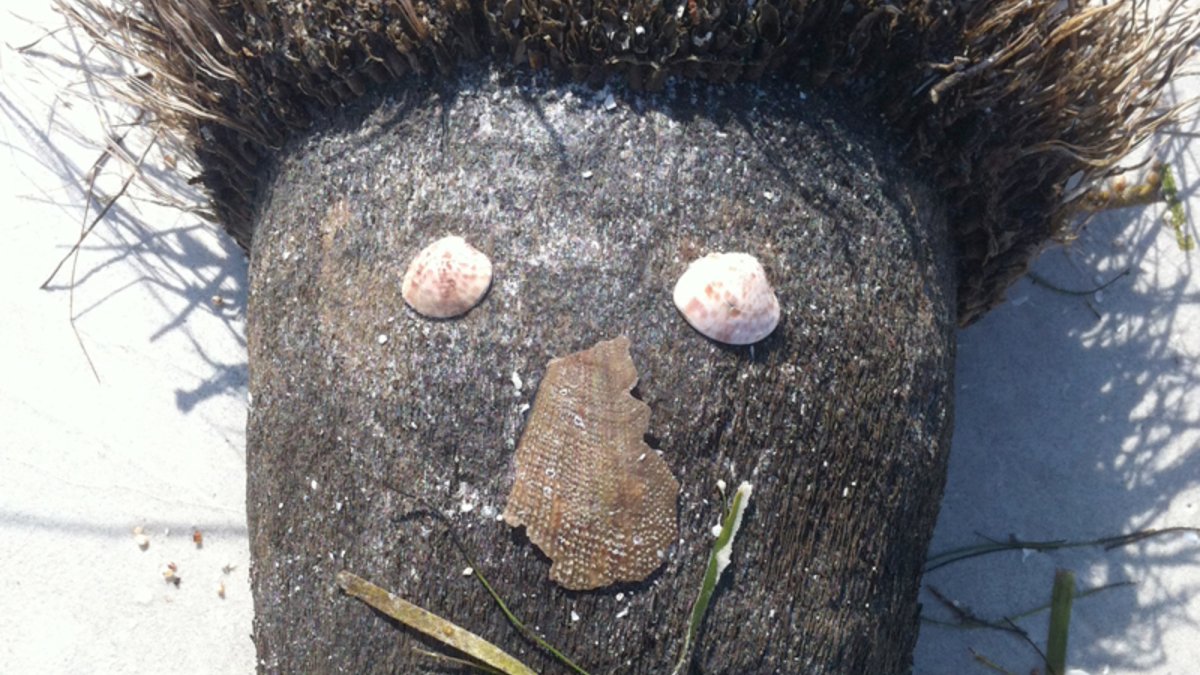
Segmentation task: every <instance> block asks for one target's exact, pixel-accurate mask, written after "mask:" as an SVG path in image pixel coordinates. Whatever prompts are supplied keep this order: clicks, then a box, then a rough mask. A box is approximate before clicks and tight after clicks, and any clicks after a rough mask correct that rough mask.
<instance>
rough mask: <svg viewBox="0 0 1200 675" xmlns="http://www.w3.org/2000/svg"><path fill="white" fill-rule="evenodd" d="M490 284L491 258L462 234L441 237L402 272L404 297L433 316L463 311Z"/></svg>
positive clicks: (471, 304)
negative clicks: (459, 235) (461, 235)
mask: <svg viewBox="0 0 1200 675" xmlns="http://www.w3.org/2000/svg"><path fill="white" fill-rule="evenodd" d="M491 285H492V261H491V260H488V257H487V256H486V255H484V254H483V253H482V252H480V251H479V250H478V249H476V248H475V247H473V246H471V245H470V244H468V243H467V242H466V240H465V239H463V238H462V237H454V236H451V237H442V238H441V239H438V240H437V241H435V242H433V243H432V244H430V245H429V246H426V247H425V248H424V249H422V250H421V252H420V253H418V254H417V257H416V258H414V259H413V261H412V263H410V264H409V266H408V271H407V272H405V273H404V283H403V285H402V286H401V290H402V292H403V295H404V301H405V302H407V303H408V304H409V306H410V307H412V308H413V309H415V310H416V311H417V313H419V314H422V315H424V316H428V317H431V318H434V319H448V318H450V317H454V316H459V315H460V314H466V313H467V310H469V309H471V308H472V307H474V306H475V305H477V304H479V301H480V300H481V299H482V298H483V296H484V294H485V293H487V290H488V287H489V286H491Z"/></svg>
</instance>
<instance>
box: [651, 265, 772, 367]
mask: <svg viewBox="0 0 1200 675" xmlns="http://www.w3.org/2000/svg"><path fill="white" fill-rule="evenodd" d="M674 299H675V307H676V308H678V309H679V312H680V314H683V318H684V319H687V322H688V323H689V324H691V325H692V328H695V329H696V330H697V331H699V332H700V333H701V334H702V335H704V336H705V337H710V338H712V339H714V340H716V341H718V342H724V343H726V344H731V345H748V344H753V343H755V342H758V341H759V340H762V339H763V338H765V337H767V336H768V335H770V334H771V331H773V330H775V327H776V326H777V325H779V299H778V298H776V297H775V289H773V288H771V284H770V282H768V281H767V272H766V270H764V269H763V266H762V263H760V262H758V258H755V257H754V256H752V255H750V254H749V253H710V254H709V255H706V256H704V257H703V258H699V259H697V260H693V261H692V263H691V264H690V265H688V268H687V270H686V271H685V272H684V273H683V275H682V276H680V277H679V281H677V282H676V283H675V293H674Z"/></svg>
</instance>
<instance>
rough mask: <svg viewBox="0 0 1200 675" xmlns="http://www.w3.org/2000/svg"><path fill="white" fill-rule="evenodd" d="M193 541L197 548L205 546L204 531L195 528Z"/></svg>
mask: <svg viewBox="0 0 1200 675" xmlns="http://www.w3.org/2000/svg"><path fill="white" fill-rule="evenodd" d="M192 543H193V544H195V545H196V548H204V533H203V532H201V531H200V530H193V531H192Z"/></svg>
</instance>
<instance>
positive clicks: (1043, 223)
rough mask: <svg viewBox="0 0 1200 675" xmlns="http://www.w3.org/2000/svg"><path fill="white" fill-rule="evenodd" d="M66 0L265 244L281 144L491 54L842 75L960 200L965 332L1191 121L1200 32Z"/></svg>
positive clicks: (595, 72)
mask: <svg viewBox="0 0 1200 675" xmlns="http://www.w3.org/2000/svg"><path fill="white" fill-rule="evenodd" d="M57 1H58V4H59V7H60V9H61V10H62V11H63V13H64V14H65V15H67V16H68V17H69V18H70V19H71V20H73V21H74V22H76V23H77V24H79V25H80V26H83V27H84V28H85V29H87V30H88V31H89V32H90V34H91V35H92V37H93V38H94V39H96V41H97V42H99V43H100V44H101V45H102V46H104V47H106V48H108V49H110V50H112V51H115V52H118V53H120V54H122V55H125V56H127V57H128V58H130V59H131V60H132V61H134V62H135V63H137V64H138V65H139V66H140V67H141V68H144V69H145V71H147V74H146V75H145V76H143V77H140V78H132V79H129V80H127V81H125V82H122V83H117V84H118V86H120V87H122V88H123V89H124V90H125V94H126V95H127V96H129V97H130V98H131V100H133V101H134V102H136V104H137V105H139V106H142V107H143V108H145V109H147V110H149V111H150V112H152V113H153V114H154V116H155V117H157V122H156V123H158V122H161V123H163V124H165V126H166V127H167V128H170V129H174V130H175V131H176V132H177V133H178V135H179V138H181V139H182V142H183V144H184V145H185V146H186V150H188V151H190V152H192V153H194V155H195V156H196V157H197V158H198V159H199V160H200V166H201V167H202V173H201V175H200V176H199V178H198V179H199V182H201V183H202V184H203V185H204V186H206V187H207V189H208V191H209V194H210V196H211V199H212V201H213V207H214V209H215V211H216V213H217V214H218V216H219V218H220V220H221V222H222V223H223V224H224V226H225V227H226V229H227V230H228V231H229V233H230V234H231V235H232V236H233V237H234V238H235V239H236V240H237V241H238V242H239V243H240V244H241V245H242V246H244V247H247V248H248V247H249V242H250V238H251V235H252V234H253V233H252V228H253V225H252V223H253V218H252V214H253V212H254V208H255V204H256V200H257V196H258V191H259V189H260V186H261V181H262V179H263V178H262V177H263V171H261V169H262V168H264V162H265V161H266V160H267V159H269V158H270V156H271V154H272V151H273V150H274V149H276V148H278V147H279V146H280V145H281V144H283V143H284V142H285V141H287V140H288V139H289V138H290V137H291V136H292V135H293V134H295V133H297V132H300V131H303V130H305V129H307V128H308V127H309V125H310V123H311V121H312V120H313V119H314V118H316V117H317V116H319V115H321V114H322V113H323V111H328V110H329V109H330V108H332V107H334V106H337V105H339V104H343V103H347V102H350V101H353V100H355V99H357V98H358V97H359V96H361V95H362V94H363V93H364V92H365V91H367V89H368V88H369V87H372V86H375V85H379V84H383V83H387V82H391V81H395V80H397V79H401V78H403V77H406V76H408V75H409V74H413V73H415V74H443V75H444V74H448V73H450V72H451V71H453V70H454V69H455V67H456V66H457V65H458V64H460V63H462V62H465V61H471V60H477V59H480V58H484V57H489V56H490V57H491V58H493V59H496V60H499V61H507V62H511V63H515V64H520V65H526V66H528V67H531V68H533V69H542V70H549V71H552V72H554V73H556V74H561V75H563V76H567V77H570V78H573V79H575V80H580V81H588V82H601V81H603V80H605V79H606V78H609V77H611V76H614V75H618V76H622V77H623V78H624V79H625V80H626V81H627V82H628V83H629V85H630V86H631V87H632V88H634V89H645V90H650V91H655V90H658V89H660V88H662V87H663V86H664V85H665V83H666V81H667V79H668V78H670V77H688V78H701V79H704V80H708V81H712V82H718V83H719V82H733V81H739V80H746V79H756V78H759V77H762V76H763V75H765V74H768V73H773V74H777V75H778V76H781V77H786V78H795V79H798V80H800V81H801V82H803V83H805V84H806V85H808V86H810V87H813V88H835V89H836V90H838V91H841V92H844V93H847V94H849V95H851V96H855V97H858V98H861V99H862V100H863V101H864V103H865V104H866V105H867V106H868V108H867V109H868V110H875V111H877V112H878V113H879V114H881V115H882V116H883V117H884V118H885V119H886V120H887V121H888V123H889V124H890V126H891V128H892V129H893V130H894V131H895V134H896V137H897V138H898V139H900V141H901V142H902V143H903V144H905V145H906V147H907V151H908V154H909V157H910V158H911V160H912V161H913V162H915V163H916V164H917V165H918V166H920V167H922V168H923V170H924V171H926V172H927V173H928V174H929V175H931V176H932V177H933V178H934V180H935V182H936V186H937V188H938V189H939V190H940V191H941V193H942V195H943V198H944V199H945V200H946V202H947V203H948V204H949V205H950V207H951V217H952V222H953V223H954V230H955V238H956V245H957V255H958V265H957V267H958V279H959V292H958V320H959V322H960V323H961V324H964V325H965V324H969V323H971V322H973V321H974V320H976V319H978V318H979V317H980V316H981V315H982V314H983V313H984V312H986V311H987V310H988V309H989V308H990V307H992V306H994V305H995V304H997V303H998V302H1000V301H1001V300H1002V299H1003V294H1004V290H1005V289H1006V288H1007V287H1008V286H1009V285H1010V284H1011V283H1012V282H1013V281H1015V280H1016V279H1017V278H1019V277H1020V276H1021V275H1022V274H1023V273H1024V272H1025V270H1026V267H1027V265H1028V263H1029V261H1030V259H1031V258H1032V256H1034V255H1035V254H1036V253H1037V252H1038V251H1039V250H1040V249H1041V247H1042V246H1043V245H1044V244H1045V243H1046V242H1047V241H1048V240H1050V239H1052V238H1054V237H1056V236H1059V235H1063V234H1066V233H1067V232H1068V230H1069V228H1070V227H1071V220H1072V214H1073V212H1074V208H1073V204H1072V203H1071V199H1072V198H1073V197H1074V196H1076V195H1078V194H1081V192H1080V191H1077V190H1076V189H1075V188H1076V187H1078V186H1082V187H1084V188H1086V187H1087V186H1089V185H1091V184H1093V183H1094V182H1095V181H1097V180H1098V179H1101V178H1103V177H1105V176H1106V175H1107V174H1108V173H1109V172H1111V170H1112V169H1113V167H1114V165H1115V163H1116V162H1117V161H1119V160H1120V159H1121V158H1122V157H1123V156H1124V155H1125V154H1126V153H1127V152H1128V151H1129V150H1130V149H1131V148H1132V147H1134V146H1135V145H1137V144H1138V143H1140V142H1141V141H1143V140H1145V139H1146V138H1147V137H1148V136H1149V135H1150V134H1152V133H1153V132H1154V131H1155V129H1157V128H1158V127H1160V126H1161V125H1162V124H1164V123H1165V122H1167V121H1169V120H1170V119H1171V118H1172V116H1173V114H1174V113H1173V112H1172V111H1171V110H1164V109H1162V108H1161V107H1160V106H1159V97H1160V93H1161V92H1162V90H1163V88H1164V86H1165V85H1166V84H1167V83H1168V82H1169V80H1170V77H1171V76H1172V75H1173V74H1174V73H1175V72H1176V71H1177V69H1178V67H1179V66H1180V64H1181V63H1182V61H1183V60H1184V59H1185V58H1186V57H1187V55H1188V53H1189V51H1190V49H1191V44H1192V43H1193V41H1194V40H1195V39H1196V37H1197V35H1200V30H1198V27H1197V21H1196V15H1197V9H1196V8H1195V7H1192V6H1189V4H1188V3H1187V2H1185V0H1172V1H1171V2H1170V3H1169V4H1167V5H1166V7H1165V8H1162V9H1161V10H1156V11H1155V12H1154V13H1151V12H1150V10H1149V9H1148V2H1146V1H1144V0H1118V1H1116V2H1110V3H1107V4H1102V3H1099V2H1088V1H1087V0H1068V1H1066V2H1064V1H1062V0H978V1H969V0H964V1H958V2H955V1H952V0H898V1H897V2H878V1H875V0H850V1H849V2H846V1H845V0H807V1H806V0H794V1H791V2H786V1H782V0H757V1H751V2H745V1H744V0H663V1H655V2H651V1H649V0H629V1H626V2H620V3H617V2H579V3H575V2H564V1H562V0H483V1H482V2H465V1H463V0H384V1H380V0H324V1H323V2H312V1H311V0H309V1H291V2H271V3H268V2H263V1H262V0H240V1H238V0H222V1H221V2H217V3H213V2H208V1H205V0H140V1H138V2H133V1H122V0H118V1H117V2H114V3H106V2H100V1H97V0H57ZM785 150H786V148H785ZM795 151H796V152H800V151H802V149H801V148H796V149H795Z"/></svg>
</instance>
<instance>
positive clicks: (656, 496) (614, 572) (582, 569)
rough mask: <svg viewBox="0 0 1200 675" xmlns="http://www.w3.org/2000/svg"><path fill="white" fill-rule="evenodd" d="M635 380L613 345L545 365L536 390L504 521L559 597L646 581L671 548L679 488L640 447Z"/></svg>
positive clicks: (622, 345) (646, 412) (643, 409)
mask: <svg viewBox="0 0 1200 675" xmlns="http://www.w3.org/2000/svg"><path fill="white" fill-rule="evenodd" d="M637 379H638V376H637V370H636V369H635V368H634V365H633V359H632V358H631V357H630V355H629V339H628V338H626V337H618V338H616V339H613V340H607V341H603V342H599V343H597V344H596V345H595V346H594V347H592V348H591V349H586V350H584V351H580V352H575V353H574V354H569V355H567V356H564V357H561V358H556V359H551V360H550V364H549V365H548V366H547V367H546V375H545V376H544V377H543V378H542V381H541V384H540V385H539V386H538V390H537V395H536V396H535V398H534V402H533V410H532V412H530V414H529V422H528V424H527V425H526V426H525V431H524V433H523V435H522V436H521V441H520V444H519V445H518V447H517V453H516V478H515V480H514V481H513V487H512V491H511V492H509V495H508V503H507V505H506V507H505V510H504V520H505V521H506V522H507V523H508V524H509V525H511V526H512V527H520V526H524V527H525V531H526V534H528V536H529V539H530V541H532V542H533V543H534V544H536V545H537V547H538V548H540V549H541V550H542V552H543V553H545V554H546V555H547V556H548V557H549V558H550V560H551V561H552V564H551V566H550V579H551V580H553V581H555V582H557V583H558V584H560V585H561V586H563V587H564V588H568V589H571V590H590V589H595V588H600V587H602V586H608V585H610V584H613V583H617V582H637V581H642V580H643V579H645V578H646V577H648V576H649V575H650V574H651V573H652V572H654V570H656V569H658V568H659V566H660V565H662V563H663V561H664V560H665V559H666V555H667V550H668V548H669V547H670V546H671V543H672V541H673V540H674V537H675V532H676V529H677V525H676V500H677V497H678V494H679V482H678V481H676V480H675V477H674V476H672V475H671V470H670V469H669V468H668V467H667V463H666V462H665V461H663V459H662V457H660V456H659V455H658V453H656V452H654V451H653V450H651V449H650V447H649V446H647V445H646V443H645V441H644V440H643V437H644V435H645V433H646V430H647V428H648V427H649V423H650V408H649V406H647V405H646V404H645V403H643V402H642V401H639V400H638V399H636V398H634V397H633V395H632V394H631V393H630V392H631V390H632V389H633V387H634V385H635V384H637ZM639 460H640V461H639Z"/></svg>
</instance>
